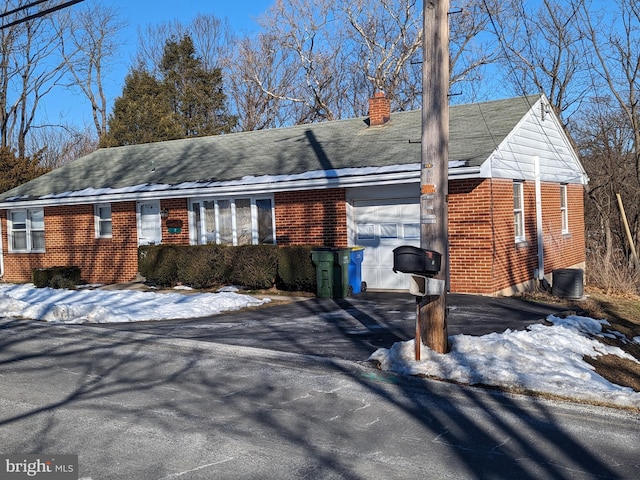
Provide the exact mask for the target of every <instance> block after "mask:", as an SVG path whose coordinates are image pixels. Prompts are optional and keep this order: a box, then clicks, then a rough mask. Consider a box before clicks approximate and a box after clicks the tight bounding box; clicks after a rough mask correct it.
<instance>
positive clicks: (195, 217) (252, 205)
mask: <svg viewBox="0 0 640 480" xmlns="http://www.w3.org/2000/svg"><path fill="white" fill-rule="evenodd" d="M241 200H245V201H246V200H249V209H250V222H251V242H250V243H249V245H275V244H276V215H275V200H274V197H273V196H272V195H236V196H225V197H194V198H190V199H189V240H190V243H191V245H206V244H207V243H215V244H222V242H221V236H220V232H219V231H218V225H219V224H220V221H221V220H220V219H221V213H220V205H219V202H223V201H224V202H227V201H228V202H229V209H230V215H231V238H232V241H231V243H229V244H227V245H233V246H238V245H239V243H238V240H239V238H238V235H239V232H238V223H237V221H238V219H237V209H236V202H237V201H241ZM259 200H268V201H269V202H270V203H271V232H272V240H273V241H272V242H271V243H260V238H259V233H260V232H259V225H258V215H259V212H260V210H261V209H260V208H259V207H258V204H257V202H258V201H259ZM205 202H209V204H211V203H213V211H214V223H215V225H214V231H212V232H208V233H207V232H206V231H205V230H206V229H207V228H208V226H207V225H206V220H207V215H206V213H205V212H206V209H205ZM195 205H198V208H199V210H198V212H196V211H195ZM207 236H209V237H211V238H212V240H209V241H207Z"/></svg>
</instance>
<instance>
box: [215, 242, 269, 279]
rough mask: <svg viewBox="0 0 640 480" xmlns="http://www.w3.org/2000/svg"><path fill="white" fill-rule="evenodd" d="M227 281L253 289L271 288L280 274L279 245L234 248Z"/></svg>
mask: <svg viewBox="0 0 640 480" xmlns="http://www.w3.org/2000/svg"><path fill="white" fill-rule="evenodd" d="M232 251H233V254H234V255H233V258H232V259H231V264H230V265H229V267H230V268H229V276H228V277H227V282H226V283H231V284H232V285H242V286H245V287H248V288H252V289H259V290H264V289H269V288H272V287H273V286H274V285H275V283H276V275H277V274H278V247H277V246H275V245H242V246H239V247H235V248H232Z"/></svg>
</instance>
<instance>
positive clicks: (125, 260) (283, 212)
mask: <svg viewBox="0 0 640 480" xmlns="http://www.w3.org/2000/svg"><path fill="white" fill-rule="evenodd" d="M524 196H525V204H524V206H525V222H526V223H525V234H526V242H524V243H523V244H519V245H516V243H515V240H514V226H513V182H512V181H511V180H501V179H493V180H491V179H485V180H482V179H473V180H456V181H452V182H449V244H450V259H449V261H450V282H451V291H452V292H457V293H480V294H493V293H496V292H499V291H501V290H503V289H508V288H510V287H511V286H512V285H518V284H521V283H523V282H527V281H530V280H531V279H533V275H534V270H535V269H536V268H537V265H538V264H537V234H536V211H535V187H534V184H533V182H525V184H524ZM567 196H568V207H569V233H568V234H562V232H561V217H560V186H559V185H557V184H542V203H543V232H544V233H543V237H544V254H545V273H550V272H551V271H552V270H553V269H556V268H566V267H570V266H574V265H577V264H580V263H582V262H584V261H585V243H584V242H585V238H584V206H583V187H582V186H581V185H568V186H567ZM161 209H167V210H168V211H169V217H168V219H166V220H163V222H162V230H163V231H162V238H163V243H171V244H178V245H188V244H189V223H188V208H187V200H186V199H175V200H163V201H162V202H161ZM111 212H112V225H113V235H112V238H100V239H97V238H95V226H94V217H93V206H92V205H76V206H60V207H47V208H45V247H46V253H44V254H39V253H11V252H9V250H8V246H7V235H6V232H7V224H6V212H2V231H3V233H4V234H3V235H2V242H3V247H2V248H3V252H4V265H5V276H4V280H6V281H11V282H23V281H30V279H31V269H33V268H43V267H52V266H58V265H78V266H80V268H81V271H82V278H83V280H85V281H87V282H89V283H119V282H127V281H131V280H133V279H134V278H135V276H136V273H137V271H138V262H137V244H138V242H137V230H136V205H135V202H119V203H112V204H111ZM275 220H276V225H277V227H276V234H277V243H278V244H279V245H325V246H334V247H347V246H348V235H347V208H346V197H345V190H344V189H339V188H333V189H326V190H308V191H296V192H280V193H276V194H275ZM168 221H169V222H171V221H181V222H182V231H181V232H180V233H177V234H171V233H169V232H168V228H167V222H168Z"/></svg>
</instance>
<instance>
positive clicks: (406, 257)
mask: <svg viewBox="0 0 640 480" xmlns="http://www.w3.org/2000/svg"><path fill="white" fill-rule="evenodd" d="M441 261H442V255H440V254H439V253H438V252H434V251H433V250H426V249H424V248H418V247H413V246H411V245H403V246H402V247H397V248H394V249H393V271H394V272H402V273H413V274H414V275H424V276H425V277H433V276H434V275H436V274H437V273H438V272H439V271H440V262H441Z"/></svg>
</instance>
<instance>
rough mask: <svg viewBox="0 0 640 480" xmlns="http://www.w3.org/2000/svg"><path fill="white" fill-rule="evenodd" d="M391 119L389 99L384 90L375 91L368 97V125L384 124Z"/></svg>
mask: <svg viewBox="0 0 640 480" xmlns="http://www.w3.org/2000/svg"><path fill="white" fill-rule="evenodd" d="M390 119H391V100H389V99H388V98H387V97H386V95H385V94H384V92H376V93H374V94H373V98H370V99H369V126H370V127H374V126H377V125H384V124H385V123H387V122H388V121H389V120H390Z"/></svg>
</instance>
